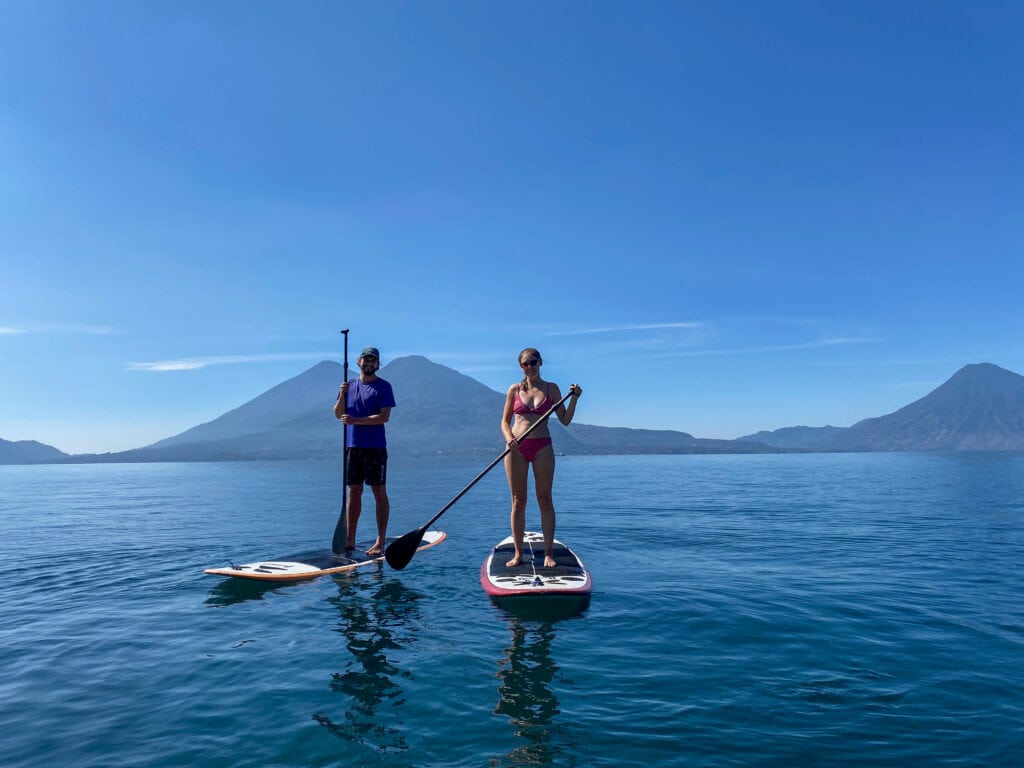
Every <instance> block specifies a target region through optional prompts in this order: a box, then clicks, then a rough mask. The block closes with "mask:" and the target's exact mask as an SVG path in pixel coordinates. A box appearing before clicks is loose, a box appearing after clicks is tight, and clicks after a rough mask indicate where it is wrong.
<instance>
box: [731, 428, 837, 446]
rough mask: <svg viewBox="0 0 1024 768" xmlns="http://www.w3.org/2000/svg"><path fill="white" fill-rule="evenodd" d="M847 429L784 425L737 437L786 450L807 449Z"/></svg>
mask: <svg viewBox="0 0 1024 768" xmlns="http://www.w3.org/2000/svg"><path fill="white" fill-rule="evenodd" d="M845 431H846V427H833V426H824V427H804V426H799V427H783V428H782V429H776V430H772V431H771V432H766V431H761V432H757V433H755V434H753V435H744V436H743V437H738V438H736V439H737V440H741V441H744V442H747V441H753V442H759V443H764V444H765V445H771V446H774V447H776V448H785V449H786V450H806V449H811V448H814V447H815V446H817V445H820V444H821V443H822V442H823V441H824V440H828V439H831V438H834V437H836V436H837V435H839V434H841V433H843V432H845Z"/></svg>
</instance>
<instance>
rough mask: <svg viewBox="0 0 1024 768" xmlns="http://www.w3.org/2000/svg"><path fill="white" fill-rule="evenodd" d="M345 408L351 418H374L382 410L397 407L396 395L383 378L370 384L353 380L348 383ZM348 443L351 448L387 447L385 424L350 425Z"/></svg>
mask: <svg viewBox="0 0 1024 768" xmlns="http://www.w3.org/2000/svg"><path fill="white" fill-rule="evenodd" d="M345 406H346V407H345V412H346V413H348V415H349V416H374V415H376V414H378V413H380V412H381V409H382V408H394V407H395V393H394V391H393V390H392V389H391V384H389V383H388V382H386V381H384V379H381V378H376V379H374V380H373V381H370V382H362V381H360V380H359V379H352V380H351V381H350V382H349V383H348V400H347V402H346V404H345ZM346 441H347V443H348V446H349V447H350V448H385V447H387V438H386V437H385V434H384V425H383V424H375V425H373V426H367V425H365V424H350V425H349V426H348V437H347V438H346Z"/></svg>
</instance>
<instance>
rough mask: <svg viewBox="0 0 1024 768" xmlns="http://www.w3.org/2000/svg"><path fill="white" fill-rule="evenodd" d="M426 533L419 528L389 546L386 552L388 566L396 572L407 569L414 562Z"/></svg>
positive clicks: (385, 557)
mask: <svg viewBox="0 0 1024 768" xmlns="http://www.w3.org/2000/svg"><path fill="white" fill-rule="evenodd" d="M424 532H425V529H424V528H417V529H416V530H415V531H409V532H408V533H407V534H405V535H404V536H402V537H401V538H398V539H395V540H394V541H392V542H391V543H390V544H388V546H387V548H386V549H385V550H384V559H385V560H387V561H388V565H390V566H391V567H392V568H394V569H395V570H396V571H400V570H402V569H403V568H405V566H407V565H408V564H409V561H410V560H412V556H413V555H415V554H416V550H417V549H418V548H419V546H420V542H421V541H422V540H423V534H424Z"/></svg>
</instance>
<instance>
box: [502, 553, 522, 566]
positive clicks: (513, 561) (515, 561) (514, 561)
mask: <svg viewBox="0 0 1024 768" xmlns="http://www.w3.org/2000/svg"><path fill="white" fill-rule="evenodd" d="M522 563H523V556H522V555H516V556H515V557H513V558H512V559H511V560H509V561H508V562H507V563H505V567H506V568H515V567H516V566H517V565H522Z"/></svg>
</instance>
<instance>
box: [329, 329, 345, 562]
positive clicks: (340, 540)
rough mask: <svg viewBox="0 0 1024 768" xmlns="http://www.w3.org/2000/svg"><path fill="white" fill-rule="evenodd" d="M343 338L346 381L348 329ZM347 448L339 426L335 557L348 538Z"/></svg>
mask: <svg viewBox="0 0 1024 768" xmlns="http://www.w3.org/2000/svg"><path fill="white" fill-rule="evenodd" d="M341 333H342V335H343V336H344V337H345V381H348V328H346V329H345V330H344V331H342V332H341ZM345 413H348V397H347V396H346V397H345ZM347 448H348V425H347V424H342V425H341V514H340V515H338V522H337V524H336V525H335V526H334V538H333V539H331V551H332V552H333V553H334V554H336V555H343V554H345V540H346V539H347V538H348V462H346V461H345V450H346V449H347Z"/></svg>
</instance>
